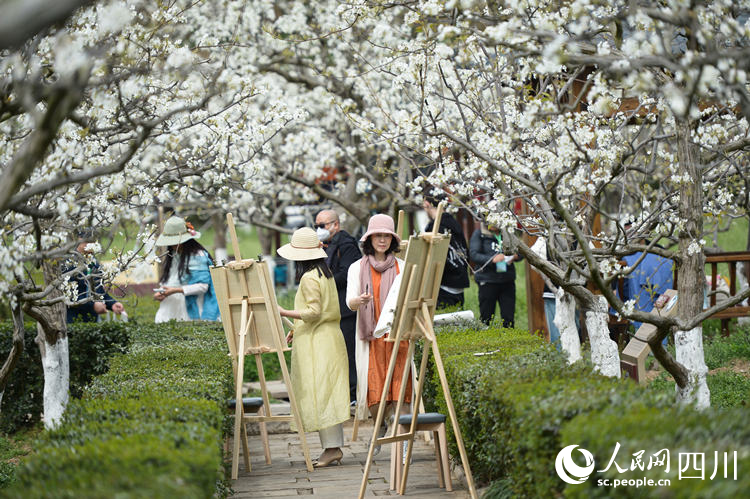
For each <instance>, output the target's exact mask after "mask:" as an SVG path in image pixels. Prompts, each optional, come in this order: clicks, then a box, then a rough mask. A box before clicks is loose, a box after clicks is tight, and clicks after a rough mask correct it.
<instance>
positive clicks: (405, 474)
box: [399, 317, 430, 495]
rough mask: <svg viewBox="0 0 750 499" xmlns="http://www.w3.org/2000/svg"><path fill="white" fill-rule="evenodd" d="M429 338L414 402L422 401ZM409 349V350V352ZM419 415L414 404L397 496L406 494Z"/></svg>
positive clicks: (422, 326)
mask: <svg viewBox="0 0 750 499" xmlns="http://www.w3.org/2000/svg"><path fill="white" fill-rule="evenodd" d="M415 320H416V322H417V325H418V327H419V328H421V329H423V330H424V329H425V324H423V323H422V322H421V321H420V320H419V318H418V317H415ZM428 327H429V326H428ZM429 338H430V336H429V335H426V336H425V339H424V345H423V351H422V362H421V363H420V365H419V375H418V377H417V387H416V391H415V392H414V394H413V396H412V398H413V399H414V400H415V401H419V400H421V399H422V391H423V390H424V380H425V372H426V370H427V359H428V357H429V346H430V340H429ZM409 343H410V344H411V349H413V345H414V340H410V341H409ZM411 349H410V350H411ZM418 414H419V404H418V403H414V404H413V405H412V411H411V426H410V427H409V437H408V440H407V441H408V442H409V444H408V446H407V448H406V462H405V463H404V467H403V470H404V471H403V477H401V483H400V484H399V494H401V495H404V494H405V493H406V480H407V479H408V476H409V466H410V464H411V456H412V452H413V451H414V437H415V436H416V434H417V416H418ZM399 460H401V455H400V453H399Z"/></svg>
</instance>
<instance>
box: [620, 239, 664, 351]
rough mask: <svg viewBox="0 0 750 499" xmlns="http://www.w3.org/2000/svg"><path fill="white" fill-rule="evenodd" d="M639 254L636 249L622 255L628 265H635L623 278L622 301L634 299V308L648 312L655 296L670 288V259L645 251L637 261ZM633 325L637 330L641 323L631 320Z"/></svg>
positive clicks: (653, 303) (654, 301) (651, 307)
mask: <svg viewBox="0 0 750 499" xmlns="http://www.w3.org/2000/svg"><path fill="white" fill-rule="evenodd" d="M641 255H643V253H642V252H640V251H638V252H636V253H633V254H631V255H627V256H625V257H623V260H624V261H625V263H626V264H627V266H628V267H633V266H634V265H636V264H637V265H636V267H635V269H634V270H633V272H632V273H631V274H630V275H629V276H628V277H627V278H626V279H625V286H624V290H623V291H624V292H623V294H624V296H623V297H622V301H628V300H634V301H635V303H634V308H635V310H639V311H643V312H650V311H651V310H652V309H653V308H654V305H655V304H656V300H657V298H659V296H660V295H661V294H663V293H664V292H665V291H666V290H668V289H672V260H670V259H668V258H664V257H661V256H659V255H656V254H654V253H646V254H645V256H643V260H641V262H640V263H638V259H639V258H641ZM633 326H634V327H635V329H636V331H637V330H638V328H639V327H641V323H640V322H637V321H633ZM665 339H666V338H665Z"/></svg>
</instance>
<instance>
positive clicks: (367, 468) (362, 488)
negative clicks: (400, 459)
mask: <svg viewBox="0 0 750 499" xmlns="http://www.w3.org/2000/svg"><path fill="white" fill-rule="evenodd" d="M400 339H401V334H400V333H399V334H397V336H396V344H395V346H394V347H393V351H392V352H391V360H390V362H389V363H388V374H386V377H385V383H384V384H383V393H382V394H381V396H380V406H379V407H378V415H377V417H376V418H375V427H374V428H373V430H372V440H370V448H369V449H368V451H367V461H366V462H365V470H364V473H363V474H362V484H361V485H360V487H359V499H362V498H363V497H364V496H365V490H366V489H367V479H368V477H369V476H370V467H371V466H372V456H373V454H374V453H375V445H376V443H377V440H378V428H380V425H381V424H383V415H384V414H385V403H386V400H387V398H388V390H389V388H390V386H391V381H393V372H394V371H395V369H396V357H397V355H398V343H399V340H400Z"/></svg>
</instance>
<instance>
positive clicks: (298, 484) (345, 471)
mask: <svg viewBox="0 0 750 499" xmlns="http://www.w3.org/2000/svg"><path fill="white" fill-rule="evenodd" d="M351 435H352V423H351V421H350V422H349V423H346V424H345V425H344V448H343V451H344V458H343V460H342V465H341V466H330V467H327V468H322V469H317V470H314V471H313V472H312V473H308V471H307V470H306V469H305V462H304V458H303V456H302V449H301V447H300V445H299V441H298V438H297V434H296V433H279V434H271V435H269V439H270V445H271V458H272V461H273V462H272V464H270V465H267V464H266V463H265V460H264V458H263V447H262V445H261V442H260V437H258V436H251V437H250V461H251V462H250V464H251V467H252V471H250V472H248V471H246V470H245V469H244V464H243V463H242V458H241V457H240V473H239V479H238V480H235V481H234V482H233V483H232V488H233V489H234V491H235V495H234V496H232V497H234V498H237V499H246V498H261V497H275V498H284V497H286V498H291V497H295V498H296V497H299V496H305V495H313V496H318V497H326V498H356V497H357V495H358V493H359V487H360V483H361V481H362V473H363V471H364V465H365V460H366V458H367V450H368V445H369V442H370V440H369V439H370V438H371V436H372V424H371V423H370V422H368V423H367V424H364V425H361V426H360V431H359V439H358V441H357V442H351ZM307 443H308V445H309V447H310V456H311V458H312V459H315V458H316V457H317V456H318V455H320V452H321V448H320V440H319V439H318V434H317V432H313V433H308V434H307ZM414 443H415V446H414V461H413V464H412V465H411V466H410V469H409V478H408V481H407V484H406V494H405V496H404V497H412V498H414V497H417V498H425V499H426V498H430V499H439V498H458V499H464V498H468V497H469V494H468V491H467V489H466V487H465V486H464V485H463V484H462V483H461V482H459V481H458V480H457V479H456V477H455V475H454V477H453V489H454V490H453V492H446V491H445V489H441V488H439V487H438V478H437V467H436V464H435V451H434V447H433V443H432V441H430V442H429V443H428V442H425V440H424V438H422V437H421V435H420V436H419V438H418V439H415V440H414ZM390 447H391V446H390V445H384V446H383V450H382V452H381V453H380V454H379V455H378V456H376V457H375V459H374V462H373V465H372V466H371V468H370V480H369V481H370V485H369V486H368V487H367V493H366V497H373V496H389V495H394V496H397V495H398V494H397V493H396V491H392V490H389V483H388V480H389V466H390Z"/></svg>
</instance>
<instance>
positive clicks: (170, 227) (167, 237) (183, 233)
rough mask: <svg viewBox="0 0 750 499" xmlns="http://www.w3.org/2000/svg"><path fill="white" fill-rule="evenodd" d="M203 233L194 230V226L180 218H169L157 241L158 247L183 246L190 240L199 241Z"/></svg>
mask: <svg viewBox="0 0 750 499" xmlns="http://www.w3.org/2000/svg"><path fill="white" fill-rule="evenodd" d="M199 237H201V233H200V232H198V231H197V230H195V229H193V226H192V225H191V224H189V223H186V222H185V220H184V219H182V218H180V217H169V219H168V220H167V221H166V222H165V223H164V230H163V231H162V232H161V235H160V236H159V237H158V238H157V239H156V245H157V246H174V245H176V244H182V243H184V242H185V241H187V240H189V239H198V238H199Z"/></svg>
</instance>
